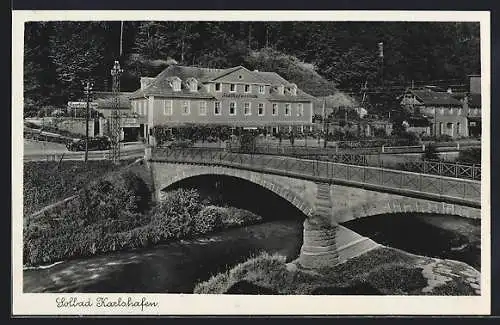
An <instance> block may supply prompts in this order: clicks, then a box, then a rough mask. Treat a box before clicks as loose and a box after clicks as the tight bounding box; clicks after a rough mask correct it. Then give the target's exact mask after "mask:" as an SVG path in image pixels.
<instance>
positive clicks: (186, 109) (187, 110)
mask: <svg viewBox="0 0 500 325" xmlns="http://www.w3.org/2000/svg"><path fill="white" fill-rule="evenodd" d="M190 113H191V112H190V108H189V101H187V100H185V101H183V102H182V115H189V114H190Z"/></svg>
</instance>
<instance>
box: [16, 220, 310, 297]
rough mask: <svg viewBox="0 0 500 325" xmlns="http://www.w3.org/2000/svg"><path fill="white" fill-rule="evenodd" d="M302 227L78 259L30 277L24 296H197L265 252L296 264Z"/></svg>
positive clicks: (267, 226) (276, 226)
mask: <svg viewBox="0 0 500 325" xmlns="http://www.w3.org/2000/svg"><path fill="white" fill-rule="evenodd" d="M301 245H302V223H301V222H300V221H298V220H294V221H282V220H280V221H271V222H265V223H262V224H258V225H253V226H247V227H243V228H237V229H230V230H225V231H223V232H220V233H215V234H212V235H209V236H206V237H203V238H197V239H190V240H181V241H177V242H172V243H167V244H163V245H160V246H156V247H154V248H150V249H141V250H134V251H128V252H116V253H112V254H107V255H103V256H97V257H91V258H85V259H75V260H70V261H66V262H63V263H60V264H56V265H54V266H52V267H49V268H45V269H42V268H38V269H27V270H25V271H24V277H23V278H24V284H23V287H24V292H82V293H83V292H86V293H96V292H106V293H120V292H130V293H139V292H141V293H142V292H144V293H192V292H193V289H194V286H195V285H196V284H197V283H198V282H201V281H205V280H207V279H208V278H210V276H211V275H214V274H217V273H219V272H223V271H225V270H226V269H227V268H228V267H230V266H233V265H235V264H238V263H240V262H243V261H245V260H246V259H248V258H249V257H250V256H253V255H257V254H258V253H259V252H262V251H266V252H269V253H279V254H281V255H284V256H287V258H288V259H289V260H293V259H295V258H296V257H297V256H298V255H299V252H300V247H301Z"/></svg>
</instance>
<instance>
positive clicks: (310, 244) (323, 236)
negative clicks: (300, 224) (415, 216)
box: [298, 219, 379, 269]
mask: <svg viewBox="0 0 500 325" xmlns="http://www.w3.org/2000/svg"><path fill="white" fill-rule="evenodd" d="M311 221H312V220H310V219H306V221H304V241H303V244H302V248H301V251H300V256H299V258H298V263H299V264H300V266H302V267H303V268H307V269H317V268H322V267H332V266H334V265H337V264H341V263H344V262H346V261H347V260H349V259H351V258H353V257H356V256H359V255H362V254H364V253H366V252H368V251H370V250H372V249H374V248H377V247H379V244H377V243H376V242H374V241H373V240H371V239H370V238H367V237H363V236H361V235H359V234H358V233H355V232H354V231H352V230H349V229H347V228H345V227H344V226H341V225H339V224H332V225H328V224H326V223H325V224H323V225H319V224H313V223H311Z"/></svg>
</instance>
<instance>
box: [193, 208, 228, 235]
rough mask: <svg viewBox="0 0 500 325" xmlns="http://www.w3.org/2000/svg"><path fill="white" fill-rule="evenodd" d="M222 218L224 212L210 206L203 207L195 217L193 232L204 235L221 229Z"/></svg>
mask: <svg viewBox="0 0 500 325" xmlns="http://www.w3.org/2000/svg"><path fill="white" fill-rule="evenodd" d="M223 218H224V210H223V209H221V208H219V207H216V206H213V205H210V206H206V207H204V208H203V209H202V210H201V211H200V212H198V214H196V215H195V218H194V219H195V220H194V221H195V231H196V233H198V234H206V233H209V232H213V231H217V230H220V229H222V227H223V223H222V219H223Z"/></svg>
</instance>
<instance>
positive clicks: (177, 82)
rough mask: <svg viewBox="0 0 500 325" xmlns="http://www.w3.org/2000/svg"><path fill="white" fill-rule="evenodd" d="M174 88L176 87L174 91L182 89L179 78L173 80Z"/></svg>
mask: <svg viewBox="0 0 500 325" xmlns="http://www.w3.org/2000/svg"><path fill="white" fill-rule="evenodd" d="M172 88H173V89H174V91H180V90H181V81H180V80H178V79H176V80H174V81H172Z"/></svg>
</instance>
